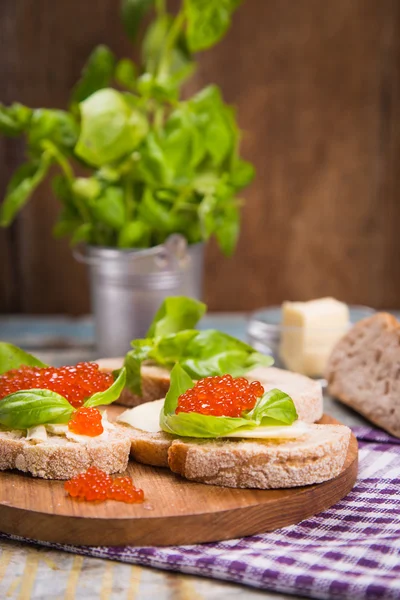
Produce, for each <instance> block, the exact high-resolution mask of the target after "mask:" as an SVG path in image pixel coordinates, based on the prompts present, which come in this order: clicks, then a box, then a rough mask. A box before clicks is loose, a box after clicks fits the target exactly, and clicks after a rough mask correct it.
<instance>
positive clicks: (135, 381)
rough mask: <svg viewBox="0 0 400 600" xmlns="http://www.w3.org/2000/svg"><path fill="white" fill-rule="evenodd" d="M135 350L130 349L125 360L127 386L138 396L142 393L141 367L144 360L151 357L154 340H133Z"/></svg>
mask: <svg viewBox="0 0 400 600" xmlns="http://www.w3.org/2000/svg"><path fill="white" fill-rule="evenodd" d="M132 345H133V346H134V348H133V350H130V351H129V352H128V353H127V354H126V356H125V360H124V367H125V368H126V387H127V388H128V389H129V390H130V391H131V392H132V393H134V394H137V395H138V396H141V395H142V377H141V374H140V368H141V366H142V362H143V361H144V360H147V359H148V358H149V355H150V352H151V350H152V349H153V344H152V340H134V341H133V342H132Z"/></svg>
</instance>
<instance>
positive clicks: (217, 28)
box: [185, 0, 239, 52]
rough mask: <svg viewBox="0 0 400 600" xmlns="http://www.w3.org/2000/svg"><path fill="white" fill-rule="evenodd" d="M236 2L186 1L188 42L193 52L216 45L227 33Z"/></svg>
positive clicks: (226, 0) (212, 0)
mask: <svg viewBox="0 0 400 600" xmlns="http://www.w3.org/2000/svg"><path fill="white" fill-rule="evenodd" d="M238 4H239V3H238V2H237V1H235V0H185V12H186V17H187V21H188V27H187V34H186V36H187V41H188V45H189V48H190V49H191V51H192V52H199V51H200V50H205V49H206V48H210V47H211V46H213V45H214V44H216V43H217V42H218V41H219V40H220V39H221V38H222V37H223V36H224V34H225V33H226V32H227V30H228V28H229V25H230V22H231V15H232V12H233V11H234V9H235V8H236V7H237V5H238Z"/></svg>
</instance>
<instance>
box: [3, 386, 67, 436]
mask: <svg viewBox="0 0 400 600" xmlns="http://www.w3.org/2000/svg"><path fill="white" fill-rule="evenodd" d="M74 410H75V409H74V408H73V406H72V405H71V404H70V403H69V402H68V400H66V399H65V398H63V397H62V396H60V395H59V394H56V393H55V392H52V391H51V390H35V389H34V390H23V391H19V392H14V393H13V394H10V395H9V396H6V397H5V398H3V400H2V401H1V402H0V424H1V425H3V426H4V427H8V428H10V429H29V427H34V426H36V425H44V424H46V423H68V421H69V419H70V417H71V414H72V413H73V412H74Z"/></svg>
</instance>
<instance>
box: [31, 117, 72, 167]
mask: <svg viewBox="0 0 400 600" xmlns="http://www.w3.org/2000/svg"><path fill="white" fill-rule="evenodd" d="M77 139H78V124H77V122H76V120H75V119H74V117H73V116H72V115H71V114H70V113H67V112H65V111H63V110H55V109H47V108H38V109H36V110H34V111H33V114H32V119H31V123H30V127H29V133H28V147H29V151H30V153H31V154H32V155H34V156H38V155H40V154H41V153H42V151H43V142H47V143H49V142H52V143H53V144H54V145H55V146H56V148H59V149H61V150H64V151H66V152H71V151H72V149H73V147H74V146H75V144H76V140H77Z"/></svg>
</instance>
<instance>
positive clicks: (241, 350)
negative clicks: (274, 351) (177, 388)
mask: <svg viewBox="0 0 400 600" xmlns="http://www.w3.org/2000/svg"><path fill="white" fill-rule="evenodd" d="M272 364H273V359H272V358H271V357H270V356H265V355H264V354H260V353H259V352H256V351H255V350H254V348H252V347H251V346H249V345H248V344H246V343H245V342H242V341H240V340H237V339H236V338H234V337H232V336H230V335H228V334H226V333H222V332H221V331H217V330H215V329H206V330H204V331H199V332H198V333H197V335H196V337H194V338H193V339H192V340H191V341H190V342H189V343H188V345H187V346H186V350H185V354H184V355H183V356H182V357H181V359H180V365H181V366H182V367H183V368H184V369H185V370H186V371H187V372H188V373H189V375H190V376H191V377H194V378H195V379H201V378H202V377H212V376H215V375H221V374H224V373H229V374H230V375H232V376H233V377H239V376H241V375H244V374H245V373H246V372H247V371H250V370H251V369H252V368H253V367H255V366H256V365H263V366H270V365H272Z"/></svg>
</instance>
